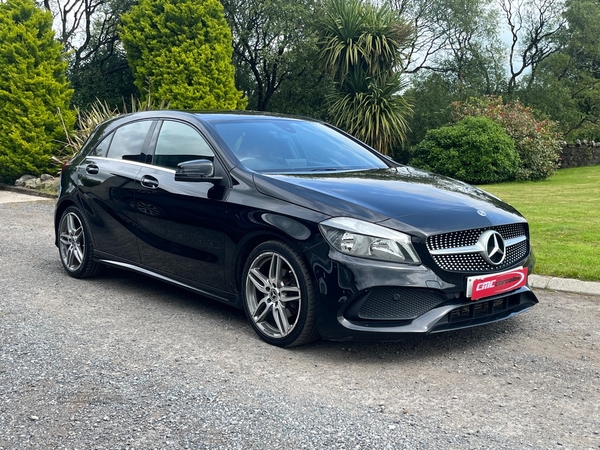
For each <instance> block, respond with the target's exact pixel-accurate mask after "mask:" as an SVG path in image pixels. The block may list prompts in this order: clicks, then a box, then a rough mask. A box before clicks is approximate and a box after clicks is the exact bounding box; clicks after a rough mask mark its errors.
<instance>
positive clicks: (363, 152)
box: [210, 117, 388, 173]
mask: <svg viewBox="0 0 600 450" xmlns="http://www.w3.org/2000/svg"><path fill="white" fill-rule="evenodd" d="M210 122H211V124H212V125H213V126H214V128H215V129H216V130H217V132H218V133H219V135H220V136H221V137H222V138H223V140H224V141H225V142H226V143H227V145H228V146H229V148H230V149H231V151H232V152H233V153H234V154H235V156H236V157H237V159H238V160H239V161H240V163H241V164H242V165H244V166H246V167H247V168H249V169H252V170H255V171H257V172H272V173H286V172H318V171H337V170H368V169H383V168H387V167H388V165H386V164H385V163H384V162H383V161H382V160H381V159H380V158H378V157H377V156H376V155H374V154H373V153H372V152H370V151H369V150H367V149H366V148H365V147H363V146H361V145H360V144H358V143H356V142H355V141H353V140H352V139H350V138H348V137H346V136H344V135H343V134H342V133H339V132H338V131H336V130H334V129H332V128H330V127H328V126H326V125H323V124H320V123H316V122H305V121H301V120H295V119H285V118H277V117H269V118H265V117H259V118H256V119H255V118H250V117H244V118H241V119H226V120H215V121H212V120H211V121H210Z"/></svg>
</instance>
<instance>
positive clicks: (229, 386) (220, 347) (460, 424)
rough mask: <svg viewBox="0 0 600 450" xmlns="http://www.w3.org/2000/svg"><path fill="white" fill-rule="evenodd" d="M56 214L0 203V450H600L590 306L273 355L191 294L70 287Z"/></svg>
mask: <svg viewBox="0 0 600 450" xmlns="http://www.w3.org/2000/svg"><path fill="white" fill-rule="evenodd" d="M53 208H54V204H53V202H52V201H37V202H30V203H12V204H4V205H0V230H2V234H1V237H0V267H1V269H0V449H13V448H18V449H23V448H43V449H47V448H69V449H73V448H80V449H82V448H106V449H112V448H115V449H116V448H143V449H146V448H210V449H213V448H223V449H236V448H239V449H254V448H256V449H279V448H281V449H284V448H285V449H299V448H307V449H321V448H322V449H329V448H340V449H355V448H361V449H363V448H364V449H387V448H389V449H396V448H411V449H412V448H415V449H425V448H456V449H463V448H464V449H468V448H482V449H483V448H485V449H489V448H494V449H517V448H519V449H520V448H534V449H538V448H539V449H546V448H571V449H586V448H590V449H598V448H600V332H599V329H600V325H599V323H600V297H583V296H577V295H569V294H562V293H561V294H558V293H552V292H548V291H539V292H538V294H539V297H540V304H539V305H538V306H536V307H535V308H534V309H533V310H531V311H530V312H528V313H525V314H523V315H521V316H519V317H517V318H514V319H512V320H509V321H505V322H502V323H499V324H494V325H490V326H486V327H480V328H475V329H471V330H463V331H458V332H453V333H451V334H441V335H436V336H430V337H426V338H423V339H419V340H414V341H409V342H404V343H380V344H374V343H359V344H355V343H353V344H349V343H339V342H317V343H315V344H312V345H309V346H305V347H301V348H296V349H293V350H284V349H279V348H276V347H271V346H269V345H267V344H264V343H263V342H262V341H260V340H259V339H258V338H257V337H256V336H255V335H254V332H253V331H252V329H251V328H250V326H249V325H248V324H247V323H246V320H245V317H244V315H243V313H242V312H241V311H238V310H234V309H231V308H230V307H227V306H224V305H221V304H218V303H216V302H213V301H210V300H207V299H205V298H202V297H200V296H197V295H195V294H192V293H189V292H187V291H183V290H180V289H177V288H173V287H171V286H168V285H166V284H162V283H160V282H156V281H153V280H150V279H147V278H144V277H141V276H138V275H135V274H132V273H128V272H122V271H118V270H109V271H107V273H106V274H105V275H104V276H102V277H101V278H96V279H92V280H75V279H72V278H69V277H68V276H67V275H66V274H65V273H64V271H63V269H62V267H61V265H60V261H59V259H58V251H57V249H56V247H54V244H53V230H52V215H53Z"/></svg>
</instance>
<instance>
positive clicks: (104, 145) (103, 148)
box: [90, 133, 114, 156]
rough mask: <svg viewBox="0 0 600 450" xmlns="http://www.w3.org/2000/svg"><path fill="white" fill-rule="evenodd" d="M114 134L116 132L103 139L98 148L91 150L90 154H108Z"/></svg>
mask: <svg viewBox="0 0 600 450" xmlns="http://www.w3.org/2000/svg"><path fill="white" fill-rule="evenodd" d="M113 135H114V133H111V134H109V135H108V136H106V137H105V138H104V139H102V141H101V142H100V143H99V144H98V145H97V146H96V148H95V149H94V150H92V151H91V152H90V156H106V154H107V152H108V147H109V146H110V141H111V140H112V138H113Z"/></svg>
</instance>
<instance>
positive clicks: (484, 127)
mask: <svg viewBox="0 0 600 450" xmlns="http://www.w3.org/2000/svg"><path fill="white" fill-rule="evenodd" d="M410 162H411V165H413V166H415V167H419V168H422V169H425V170H430V171H432V172H436V173H439V174H442V175H446V176H449V177H452V178H456V179H458V180H461V181H465V182H467V183H498V182H501V181H510V180H514V179H515V177H516V175H517V171H518V169H519V164H520V161H519V155H518V154H517V152H516V151H515V146H514V143H513V141H512V139H511V138H510V137H509V136H508V135H507V134H506V132H505V131H504V130H503V129H502V127H501V126H500V125H498V124H497V123H495V122H494V121H492V120H491V119H488V118H486V117H466V118H464V119H462V120H461V121H459V122H458V123H456V124H455V125H450V126H446V127H442V128H438V129H435V130H429V131H428V132H427V134H426V135H425V139H424V140H423V141H422V142H421V143H420V144H418V145H417V146H416V147H415V149H414V152H413V158H412V159H411V161H410Z"/></svg>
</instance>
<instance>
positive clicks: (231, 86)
mask: <svg viewBox="0 0 600 450" xmlns="http://www.w3.org/2000/svg"><path fill="white" fill-rule="evenodd" d="M121 20H122V24H121V27H120V28H119V33H120V37H121V40H122V41H123V46H124V47H125V50H126V52H127V60H128V61H129V65H130V66H131V68H132V70H133V76H134V82H135V84H136V86H137V87H138V89H139V90H140V92H141V93H142V96H143V99H144V100H145V98H146V94H145V88H146V86H147V84H148V83H150V85H151V88H152V91H153V93H154V96H155V98H156V99H157V100H159V101H165V102H168V103H170V105H171V107H172V108H175V109H202V110H204V109H245V108H246V103H247V99H246V98H244V97H243V94H242V92H239V91H238V90H237V89H236V88H235V83H234V75H235V68H234V66H233V64H232V63H231V57H232V54H233V47H232V35H231V29H230V28H229V26H228V25H227V21H226V20H225V16H224V15H223V6H222V5H221V3H219V1H218V0H204V1H196V0H169V1H167V0H140V1H139V2H137V3H136V4H135V6H134V7H133V8H132V9H131V11H130V12H128V13H126V14H124V15H123V16H122V17H121Z"/></svg>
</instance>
